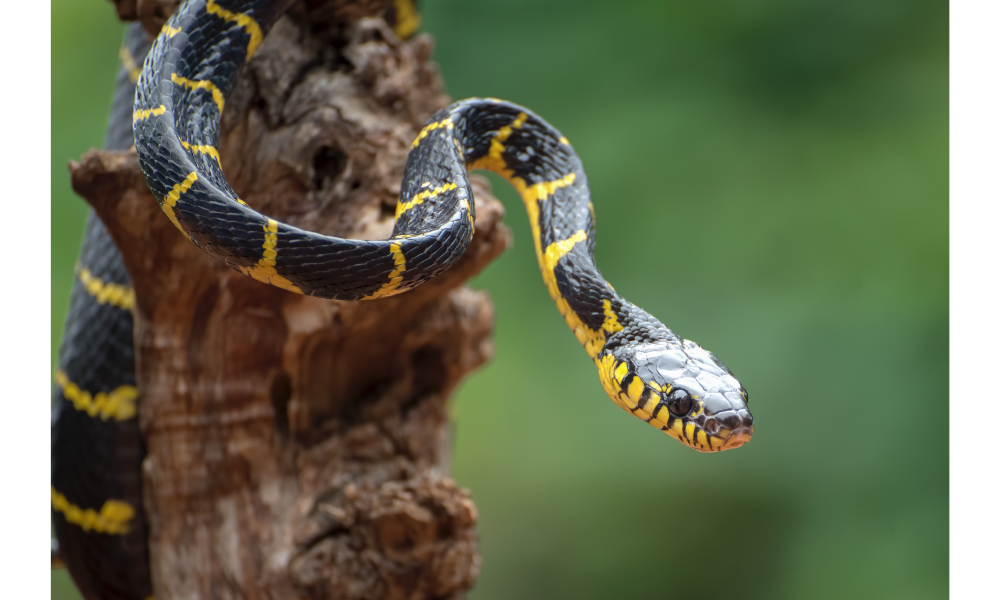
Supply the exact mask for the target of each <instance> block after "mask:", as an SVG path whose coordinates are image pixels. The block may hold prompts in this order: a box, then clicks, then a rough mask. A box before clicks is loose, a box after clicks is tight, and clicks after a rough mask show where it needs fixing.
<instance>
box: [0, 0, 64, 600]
mask: <svg viewBox="0 0 1000 600" xmlns="http://www.w3.org/2000/svg"><path fill="white" fill-rule="evenodd" d="M4 22H5V23H8V24H13V23H16V24H18V25H13V26H9V27H5V28H4V34H3V36H0V56H4V57H6V60H4V76H3V78H4V81H5V82H6V84H5V85H4V91H5V92H6V93H4V94H0V114H3V115H13V116H8V117H7V118H5V119H4V121H3V138H4V143H3V144H0V161H2V162H0V164H3V165H5V167H4V173H3V181H4V186H3V196H4V202H3V226H2V232H3V233H2V235H3V237H2V240H3V244H2V245H3V248H4V249H5V251H4V254H3V289H4V293H3V294H2V297H3V311H2V313H0V315H2V321H0V322H2V324H3V327H2V343H0V348H2V355H0V364H2V365H3V374H4V377H3V379H4V386H3V388H4V394H3V407H4V408H3V424H4V427H3V431H4V434H3V435H2V436H0V456H3V457H4V463H3V471H2V473H3V490H4V493H3V494H2V495H0V497H2V498H3V505H2V507H0V510H2V511H3V514H4V515H6V518H5V519H4V536H3V537H4V540H5V543H3V544H0V564H3V565H4V576H3V577H2V578H0V597H4V598H42V597H49V596H51V591H50V589H49V588H50V586H51V579H50V575H49V570H50V569H49V563H47V562H45V555H46V554H48V553H49V552H50V541H49V540H50V538H51V531H50V529H49V527H50V525H49V524H50V523H51V515H50V513H49V510H50V509H49V503H50V500H49V497H48V496H46V495H45V488H46V487H48V485H49V484H48V479H49V435H50V432H49V429H50V426H49V423H50V417H49V412H50V406H51V400H50V398H49V394H50V386H51V383H50V380H51V379H52V374H51V373H50V372H49V367H50V363H51V356H50V354H49V344H50V340H51V335H50V331H49V330H50V328H51V325H50V323H51V318H50V315H49V313H50V306H49V304H50V296H51V294H50V290H49V287H50V278H49V270H50V265H51V262H50V227H49V223H50V222H51V221H50V213H51V209H50V206H51V203H50V199H51V190H50V176H49V175H50V174H49V168H48V166H49V163H50V160H49V158H50V156H51V126H50V122H51V119H50V114H51V109H50V104H51V103H50V99H51V94H52V89H51V83H50V81H51V73H50V71H51V69H50V65H51V59H52V56H51V25H50V23H51V8H50V6H49V3H48V2H11V3H8V4H7V5H5V6H4ZM28 248H30V249H31V251H30V252H28V251H25V250H26V249H28Z"/></svg>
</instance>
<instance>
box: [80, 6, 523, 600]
mask: <svg viewBox="0 0 1000 600" xmlns="http://www.w3.org/2000/svg"><path fill="white" fill-rule="evenodd" d="M173 4H175V3H172V2H169V1H168V2H159V3H157V2H153V1H151V0H133V1H132V2H128V1H122V2H120V6H119V9H120V11H121V12H123V13H128V11H129V10H131V11H133V12H132V14H133V15H134V16H138V17H139V18H141V19H146V21H144V24H145V25H146V28H147V30H150V31H156V30H158V28H159V26H160V24H162V20H163V18H164V17H165V16H166V15H167V14H169V12H170V10H172V7H173ZM164 6H165V7H166V8H167V10H163V7H164ZM151 7H152V8H151ZM384 8H385V7H384V6H382V3H381V2H375V1H372V2H362V3H355V4H350V5H349V4H347V3H345V2H342V1H341V2H319V1H316V2H310V3H299V4H296V5H295V6H294V7H293V8H292V9H291V10H290V11H289V13H288V14H286V15H285V16H284V17H282V18H281V20H280V21H279V22H278V23H277V24H276V25H275V27H274V29H273V30H272V31H271V33H270V34H269V35H268V37H267V38H266V39H265V41H264V44H263V45H262V46H261V48H260V50H259V52H258V53H257V55H256V56H255V57H254V59H253V60H252V61H251V62H250V64H249V65H248V67H247V68H246V69H245V70H244V72H243V73H242V75H241V76H240V79H239V82H238V83H237V85H236V87H235V89H234V91H233V92H232V94H231V96H230V98H229V99H227V101H226V111H225V114H224V117H223V122H222V139H221V140H220V146H221V149H220V153H221V156H222V166H223V169H224V171H225V173H226V175H227V177H228V179H229V182H230V183H231V184H232V186H233V188H234V189H235V190H236V191H237V192H238V193H239V194H240V196H241V197H242V198H243V199H245V200H246V201H247V202H248V203H249V204H250V205H251V206H253V207H255V208H257V209H259V210H261V211H262V212H264V213H265V214H268V215H271V216H274V217H275V218H279V219H282V220H284V221H286V222H288V223H291V224H293V225H296V226H299V227H303V228H308V229H312V230H315V231H320V232H323V233H328V234H334V235H338V236H343V237H358V238H387V237H388V236H389V234H390V231H391V229H392V224H393V214H394V209H395V205H396V201H397V195H398V192H399V187H400V179H401V177H402V172H403V165H404V162H405V159H406V153H407V151H408V149H409V146H410V142H411V141H412V140H413V138H414V137H415V135H416V134H417V132H418V131H419V130H420V128H421V126H422V125H423V124H424V122H425V121H426V120H427V118H428V117H430V115H431V114H432V113H433V112H434V111H436V110H437V109H439V108H441V107H443V106H445V105H446V104H447V102H448V98H447V96H446V95H445V94H444V93H443V88H442V83H441V79H440V77H439V75H438V73H437V70H436V67H435V65H434V64H433V63H431V62H429V57H430V53H431V48H432V42H431V39H430V38H429V37H428V36H426V35H421V36H418V37H417V38H415V39H413V40H412V41H409V42H401V41H400V40H399V39H397V38H396V36H395V35H394V34H393V32H392V29H391V28H390V27H388V26H387V25H386V23H385V21H384V20H383V19H382V18H380V17H379V16H377V15H379V14H384V13H383V11H384ZM368 15H376V16H374V17H373V18H368ZM71 171H72V178H73V188H74V189H75V190H76V191H77V192H78V193H79V194H80V195H81V196H83V197H84V198H86V199H87V201H88V202H90V204H91V205H92V206H93V207H94V209H95V210H96V211H97V213H98V214H99V216H100V217H101V219H102V220H103V221H104V223H105V224H106V225H107V227H108V230H109V231H110V232H111V235H112V236H113V237H114V239H115V241H116V242H117V244H118V246H119V248H120V249H121V250H122V252H123V254H124V256H125V263H126V265H127V266H128V269H129V271H130V273H131V275H132V279H133V283H134V287H135V295H136V309H135V345H136V357H137V359H136V362H137V367H136V368H137V377H138V383H139V388H140V390H141V392H142V401H141V407H140V422H141V426H142V431H143V433H144V435H145V438H146V443H147V450H148V456H147V458H146V461H145V463H144V479H143V481H144V485H145V491H144V494H145V508H146V511H147V512H148V514H149V518H150V524H151V525H150V527H151V532H150V539H149V546H150V551H151V563H152V565H151V566H152V572H153V583H154V587H155V595H156V598H157V599H158V600H168V599H175V598H244V597H245V598H442V597H452V598H455V597H461V596H463V595H464V591H465V590H467V589H468V588H469V587H470V586H471V585H472V584H473V583H474V582H475V579H476V576H477V574H478V570H479V556H478V552H477V541H476V533H475V523H476V509H475V506H474V505H473V503H472V501H471V499H470V498H469V494H468V492H466V491H464V490H461V489H459V488H458V487H456V486H455V484H454V483H453V482H452V481H451V480H450V479H449V478H448V477H447V472H448V426H449V425H448V399H449V396H450V395H451V393H452V391H453V390H454V389H455V386H456V384H457V383H458V382H459V381H460V380H461V378H462V377H463V376H465V375H466V374H467V373H469V372H470V371H472V370H473V369H475V368H477V367H478V366H480V365H482V364H483V363H484V362H485V361H486V360H488V358H489V357H490V354H491V352H492V341H491V339H490V334H491V329H492V324H493V309H492V305H491V304H490V301H489V298H488V297H487V296H486V294H484V293H482V292H475V291H472V290H470V289H469V288H467V287H464V286H463V285H462V284H463V282H465V281H466V280H467V279H468V278H470V277H471V276H473V275H474V274H476V273H477V272H478V271H480V270H481V269H482V268H483V267H485V266H486V264H487V263H489V262H490V261H491V260H492V259H493V258H495V257H496V256H497V255H498V254H499V253H500V252H502V251H503V249H504V248H505V246H506V244H507V242H508V239H509V234H508V232H507V230H506V228H504V226H503V225H502V224H501V222H500V221H501V218H502V216H503V209H502V207H501V206H500V205H499V203H498V202H497V201H496V200H495V199H494V198H493V197H492V196H491V195H490V193H489V191H488V187H487V185H486V183H485V180H483V179H474V180H473V182H474V186H475V197H476V202H477V207H476V214H477V219H476V234H475V239H474V240H473V242H472V244H471V246H470V247H469V249H468V251H467V252H466V254H465V256H464V257H463V258H462V259H461V261H460V262H459V263H458V264H457V265H456V266H455V267H454V268H452V269H450V270H448V271H447V272H445V273H444V274H443V275H441V276H440V277H438V278H437V279H435V280H433V281H432V282H430V283H428V284H426V285H424V286H422V287H420V288H418V289H417V290H415V291H413V292H409V293H405V294H402V295H399V296H395V297H392V298H388V299H382V300H376V301H371V302H356V303H349V302H337V301H329V300H321V299H317V298H311V297H303V296H299V295H296V294H292V293H289V292H285V291H282V290H280V289H277V288H273V287H269V286H266V285H263V284H261V283H258V282H256V281H254V280H252V279H250V278H248V277H245V276H243V275H241V274H240V273H238V272H236V271H233V270H230V269H228V268H227V267H225V266H224V265H222V264H221V263H219V262H216V261H215V260H213V259H212V258H210V257H208V256H207V255H206V254H204V253H203V252H202V251H201V250H199V249H198V248H197V247H195V246H194V245H193V244H192V243H191V242H190V241H189V240H188V239H186V238H185V237H184V236H183V235H181V234H180V233H179V232H178V231H177V229H176V228H175V227H174V226H173V225H172V224H171V223H170V221H169V220H168V219H167V218H166V216H165V215H164V214H162V212H161V210H160V209H159V207H158V206H157V205H156V202H155V201H154V200H153V198H152V196H151V194H150V193H149V190H148V188H147V187H146V184H145V182H144V181H143V178H142V175H141V173H140V171H139V167H138V163H137V161H136V156H135V152H134V150H133V151H127V152H98V151H91V152H89V153H87V154H86V155H84V157H83V158H82V159H81V162H79V163H73V164H72V165H71Z"/></svg>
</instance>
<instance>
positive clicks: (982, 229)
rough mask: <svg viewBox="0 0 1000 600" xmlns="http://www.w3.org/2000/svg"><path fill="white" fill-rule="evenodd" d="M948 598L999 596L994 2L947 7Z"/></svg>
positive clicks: (999, 42)
mask: <svg viewBox="0 0 1000 600" xmlns="http://www.w3.org/2000/svg"><path fill="white" fill-rule="evenodd" d="M950 17H951V18H950V35H951V56H950V78H951V90H950V113H951V114H950V121H951V132H950V146H951V148H950V150H951V154H950V172H951V173H950V177H951V180H950V195H951V202H950V207H949V221H950V238H951V244H950V246H951V255H950V259H949V265H950V277H949V280H950V281H949V283H950V304H951V323H950V325H951V327H950V335H949V343H950V361H951V365H950V369H949V377H950V388H951V389H950V392H951V393H950V410H949V417H950V419H949V421H950V426H949V434H950V435H949V439H950V446H951V448H950V474H949V483H950V487H949V498H950V509H951V519H950V534H949V541H950V546H951V547H950V569H949V578H950V582H949V587H950V592H951V593H950V596H951V598H990V597H993V598H995V597H998V595H1000V591H998V590H997V585H996V583H995V582H993V581H991V579H992V578H993V568H994V567H995V566H996V561H997V559H998V558H1000V551H998V550H997V542H996V540H997V539H998V538H1000V516H998V508H1000V500H998V491H1000V484H998V482H997V479H998V474H1000V465H998V464H997V450H996V449H997V445H998V443H997V440H996V438H994V435H995V434H996V432H997V430H996V429H994V426H995V425H997V423H998V422H1000V410H997V408H996V407H995V405H996V404H998V402H1000V386H998V385H997V383H996V381H997V376H998V374H1000V363H998V359H1000V356H998V352H997V343H998V339H1000V316H998V315H1000V281H998V280H1000V265H998V264H997V259H998V258H1000V252H998V250H997V247H998V243H1000V191H998V186H997V182H998V174H1000V152H998V151H997V148H998V144H1000V118H998V114H1000V36H998V35H997V31H998V30H997V27H998V24H1000V2H996V0H960V1H955V2H952V3H951V7H950Z"/></svg>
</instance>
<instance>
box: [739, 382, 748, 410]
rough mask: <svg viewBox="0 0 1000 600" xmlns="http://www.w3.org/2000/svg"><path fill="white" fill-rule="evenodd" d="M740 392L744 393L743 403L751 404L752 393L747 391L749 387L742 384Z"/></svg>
mask: <svg viewBox="0 0 1000 600" xmlns="http://www.w3.org/2000/svg"><path fill="white" fill-rule="evenodd" d="M740 393H741V394H743V404H746V405H747V406H750V394H749V393H747V389H746V388H745V387H743V386H742V385H741V386H740Z"/></svg>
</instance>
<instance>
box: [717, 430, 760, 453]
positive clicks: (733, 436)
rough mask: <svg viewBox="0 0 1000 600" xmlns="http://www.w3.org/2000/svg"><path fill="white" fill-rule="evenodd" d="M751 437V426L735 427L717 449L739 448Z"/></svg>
mask: <svg viewBox="0 0 1000 600" xmlns="http://www.w3.org/2000/svg"><path fill="white" fill-rule="evenodd" d="M751 437H753V426H750V427H740V428H739V429H735V430H733V431H732V433H730V434H729V437H727V438H726V441H725V443H724V444H723V445H722V447H721V448H719V451H722V450H732V449H734V448H739V447H740V446H742V445H743V444H745V443H747V442H749V441H750V438H751Z"/></svg>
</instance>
